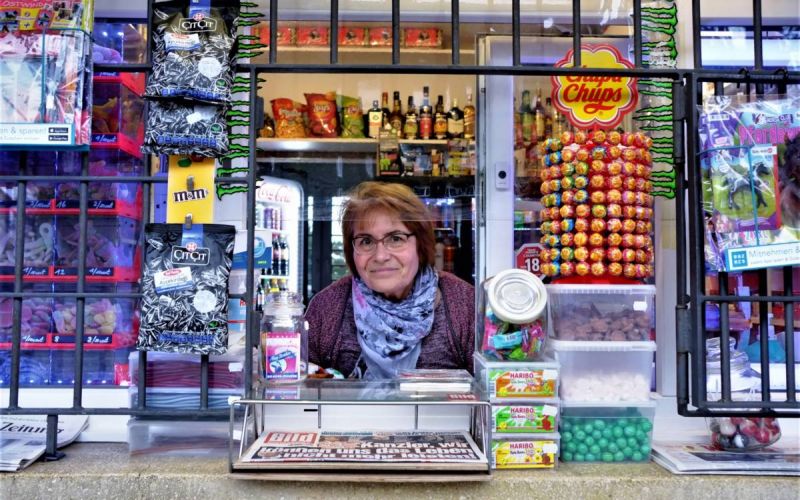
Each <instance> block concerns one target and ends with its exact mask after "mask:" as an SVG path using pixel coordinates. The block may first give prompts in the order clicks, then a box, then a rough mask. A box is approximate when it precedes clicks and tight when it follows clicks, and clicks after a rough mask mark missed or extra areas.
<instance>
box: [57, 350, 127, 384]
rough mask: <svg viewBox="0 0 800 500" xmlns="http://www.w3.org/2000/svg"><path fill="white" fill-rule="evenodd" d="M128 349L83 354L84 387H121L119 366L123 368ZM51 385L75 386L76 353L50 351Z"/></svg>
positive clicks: (94, 351)
mask: <svg viewBox="0 0 800 500" xmlns="http://www.w3.org/2000/svg"><path fill="white" fill-rule="evenodd" d="M128 352H129V351H128V350H127V349H119V350H87V351H85V352H84V353H83V376H82V377H81V378H82V380H83V385H84V386H88V385H99V386H108V385H119V384H118V381H119V372H120V370H119V369H118V366H123V365H124V362H125V359H126V358H127V356H128ZM50 370H51V373H50V383H51V384H53V385H62V386H70V385H74V384H75V351H74V350H73V349H53V350H51V351H50Z"/></svg>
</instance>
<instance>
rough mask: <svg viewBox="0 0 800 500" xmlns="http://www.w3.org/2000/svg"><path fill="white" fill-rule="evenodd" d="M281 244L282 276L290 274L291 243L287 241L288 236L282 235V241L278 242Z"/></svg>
mask: <svg viewBox="0 0 800 500" xmlns="http://www.w3.org/2000/svg"><path fill="white" fill-rule="evenodd" d="M278 245H279V246H280V253H281V258H280V273H279V274H280V275H281V276H288V275H289V243H288V242H287V241H286V237H285V236H284V237H281V239H280V241H279V242H278Z"/></svg>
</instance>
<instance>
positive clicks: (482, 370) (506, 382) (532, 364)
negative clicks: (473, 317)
mask: <svg viewBox="0 0 800 500" xmlns="http://www.w3.org/2000/svg"><path fill="white" fill-rule="evenodd" d="M474 359H475V379H476V380H478V381H480V382H481V383H482V384H483V387H485V388H486V390H487V392H488V393H489V399H491V400H492V401H495V400H498V399H503V398H525V399H541V398H553V397H556V396H557V395H558V379H559V377H558V374H559V364H558V363H556V362H554V361H526V362H514V361H490V360H487V359H486V358H485V357H484V356H481V355H480V354H478V353H475V357H474Z"/></svg>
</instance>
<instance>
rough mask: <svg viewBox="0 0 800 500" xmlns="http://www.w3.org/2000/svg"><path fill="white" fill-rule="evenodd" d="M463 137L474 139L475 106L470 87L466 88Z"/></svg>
mask: <svg viewBox="0 0 800 500" xmlns="http://www.w3.org/2000/svg"><path fill="white" fill-rule="evenodd" d="M464 139H470V140H471V139H475V106H473V104H472V91H471V90H470V89H467V104H466V106H464Z"/></svg>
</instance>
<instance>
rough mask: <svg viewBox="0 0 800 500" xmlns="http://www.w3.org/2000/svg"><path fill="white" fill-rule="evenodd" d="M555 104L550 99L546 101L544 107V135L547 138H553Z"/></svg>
mask: <svg viewBox="0 0 800 500" xmlns="http://www.w3.org/2000/svg"><path fill="white" fill-rule="evenodd" d="M554 126H555V122H553V102H552V101H551V100H550V98H549V97H548V98H547V99H545V105H544V135H545V137H553V127H554Z"/></svg>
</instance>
